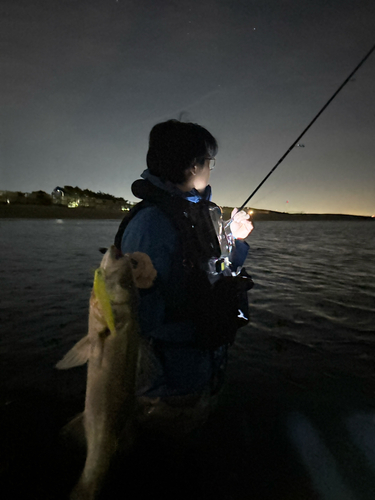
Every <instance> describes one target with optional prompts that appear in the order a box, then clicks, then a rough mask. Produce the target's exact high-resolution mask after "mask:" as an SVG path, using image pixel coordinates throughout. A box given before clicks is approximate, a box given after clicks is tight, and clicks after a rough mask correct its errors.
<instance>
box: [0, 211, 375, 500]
mask: <svg viewBox="0 0 375 500" xmlns="http://www.w3.org/2000/svg"><path fill="white" fill-rule="evenodd" d="M117 225H118V222H117V221H86V220H85V221H83V220H82V221H79V220H63V221H62V220H35V219H34V220H5V219H2V220H0V234H1V237H0V255H1V263H2V265H1V266H0V284H1V286H0V327H1V338H0V366H1V379H0V395H1V401H0V402H1V405H2V406H1V408H2V420H1V422H0V426H1V437H2V444H3V446H2V453H1V469H0V472H1V474H3V475H4V477H5V478H6V480H5V479H4V480H2V484H3V485H5V486H4V487H7V488H10V490H11V491H12V497H13V496H14V494H16V493H17V491H18V490H19V491H20V492H21V494H22V493H23V494H24V490H23V488H24V489H25V491H26V489H27V492H28V493H27V495H26V496H24V497H25V498H64V495H65V493H64V492H65V489H67V488H68V486H67V485H68V484H69V478H70V475H69V474H70V472H71V471H70V469H69V466H67V463H70V462H69V458H67V459H66V460H65V461H64V460H63V459H62V458H61V457H62V454H61V453H57V452H56V448H54V447H52V449H51V447H50V446H49V444H48V443H51V442H52V443H53V442H54V441H53V440H54V438H55V434H56V429H58V428H59V426H61V425H63V424H64V423H65V422H66V421H67V420H69V418H71V417H72V416H73V415H74V412H76V411H79V410H81V409H82V407H83V397H84V390H85V376H86V370H85V368H84V367H82V368H76V369H72V370H69V371H66V372H59V371H57V370H55V369H54V365H55V363H56V362H57V361H58V360H59V359H60V358H61V357H62V355H64V354H65V353H66V352H67V351H68V350H69V349H70V347H71V346H72V345H73V344H74V343H75V342H76V341H77V340H79V339H80V338H81V337H82V336H83V335H84V334H85V333H86V327H87V326H86V325H87V312H88V299H89V295H90V289H91V285H92V279H93V271H94V269H95V268H96V267H97V266H98V264H99V262H100V259H101V255H100V254H99V252H98V248H99V247H106V246H108V245H109V244H111V243H112V240H113V236H114V234H115V232H116V229H117ZM249 243H250V245H251V252H250V255H249V258H248V261H247V263H246V265H247V268H248V270H249V272H250V273H251V274H252V276H253V279H254V281H255V286H254V288H253V290H252V291H251V292H250V294H249V298H250V303H251V311H252V316H251V325H250V326H248V327H247V328H244V329H242V330H241V331H240V332H239V334H238V338H237V341H236V344H235V346H233V348H232V349H231V355H230V365H229V369H228V381H227V384H226V386H225V389H224V392H223V395H222V399H221V404H220V406H219V409H218V412H217V414H216V415H215V416H214V417H213V418H212V419H211V421H210V422H209V423H208V425H207V426H206V428H205V429H203V430H202V432H201V433H200V434H199V437H195V438H194V439H195V440H194V439H192V441H191V442H190V443H189V444H186V446H183V447H182V446H180V445H178V446H177V445H175V444H173V443H167V442H166V441H165V440H162V441H160V440H159V441H158V440H156V441H155V440H154V438H153V437H150V438H149V439H144V440H143V441H142V440H141V441H140V443H139V446H138V448H137V450H136V451H135V452H134V454H133V455H132V458H131V463H127V469H128V470H129V471H130V473H129V474H128V475H126V479H127V481H128V482H127V483H126V481H125V479H123V481H124V483H121V480H119V479H118V478H119V477H120V476H121V477H123V474H117V475H116V474H115V475H114V477H113V478H112V483H113V484H116V488H117V487H119V488H120V490H121V488H123V490H124V491H125V490H126V491H128V488H130V484H131V485H132V486H134V487H136V488H138V490H137V491H138V494H137V498H146V497H147V498H149V496H150V495H151V494H155V492H157V491H159V492H160V491H164V498H172V497H173V498H176V497H179V498H220V499H242V498H244V499H245V498H251V499H255V500H257V499H267V498H270V499H271V498H272V499H286V500H290V499H302V500H305V499H306V500H307V499H318V498H322V499H332V500H335V499H337V500H341V499H370V498H371V499H373V498H375V401H374V397H375V374H374V371H375V370H374V369H375V363H374V362H375V350H374V347H375V255H374V254H375V250H374V249H375V222H374V223H372V221H369V222H342V221H334V222H333V221H322V222H300V223H298V222H261V223H258V224H256V228H255V230H254V232H253V234H252V235H251V237H250V238H249ZM35 450H36V451H35ZM34 453H35V455H34ZM56 455H57V456H56ZM33 457H34V458H33ZM46 457H50V458H49V460H48V462H49V463H50V464H51V465H50V468H48V467H47V468H46ZM160 460H161V465H160ZM155 464H159V467H157V468H155ZM57 469H58V471H59V473H58V474H57V472H56V471H57ZM2 477H3V476H2ZM131 478H132V479H131ZM144 478H148V479H149V480H148V481H146V482H145V481H144V480H143V479H144ZM172 478H174V479H173V480H172ZM129 481H130V483H129ZM125 483H126V484H125ZM64 488H65V489H64ZM108 491H110V487H109V490H108ZM6 498H8V497H6ZM9 498H10V496H9ZM104 498H112V495H111V494H110V493H108V494H107V495H104ZM113 498H115V496H113ZM119 498H120V497H119ZM129 498H131V497H129ZM134 498H135V497H134Z"/></svg>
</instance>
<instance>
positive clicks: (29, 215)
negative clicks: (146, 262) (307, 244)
mask: <svg viewBox="0 0 375 500" xmlns="http://www.w3.org/2000/svg"><path fill="white" fill-rule="evenodd" d="M231 210H232V209H231V208H230V207H224V220H227V219H229V218H230V212H231ZM125 215H126V212H120V211H117V210H108V209H105V208H89V207H87V208H86V207H77V208H68V207H65V206H61V205H48V206H43V205H29V204H27V205H21V204H20V205H18V204H8V205H6V204H4V205H0V219H87V220H90V219H91V220H101V219H114V220H121V219H122V218H123V217H124V216H125ZM252 220H254V221H291V222H293V221H298V222H299V221H319V220H346V221H349V220H353V221H354V220H357V221H359V220H373V221H375V218H374V217H369V216H364V215H343V214H288V213H282V212H267V211H259V212H256V211H255V213H254V214H253V215H252Z"/></svg>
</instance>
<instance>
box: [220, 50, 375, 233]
mask: <svg viewBox="0 0 375 500" xmlns="http://www.w3.org/2000/svg"><path fill="white" fill-rule="evenodd" d="M374 50H375V45H374V46H373V47H372V49H371V50H370V51H369V52H368V53H367V54H366V55H365V57H364V58H363V59H362V60H361V62H360V63H359V64H358V65H357V66H356V67H355V69H354V70H353V71H352V72H351V73H350V75H349V76H348V77H347V78H346V79H345V80H344V82H343V83H342V84H341V85H340V87H339V88H338V89H337V90H336V92H335V93H334V94H333V96H332V97H331V98H330V99H329V100H328V101H327V102H326V103H325V105H324V106H323V107H322V109H321V110H320V111H319V113H318V114H317V115H316V116H315V117H314V118H313V119H312V120H311V122H310V123H309V124H308V125H307V127H306V128H305V130H304V131H303V132H302V133H301V134H300V135H299V136H298V137H297V139H296V140H295V141H294V142H293V144H292V145H291V146H290V147H289V149H288V150H287V151H286V153H284V154H283V156H282V157H281V158H280V160H279V161H278V162H277V163H276V165H275V166H274V167H273V169H272V170H271V171H270V172H269V173H268V174H267V175H266V177H265V178H264V179H263V180H262V182H261V183H260V184H259V186H258V187H257V188H256V189H254V191H253V192H252V193H251V195H250V196H249V197H248V198H246V200H245V201H244V202H243V204H242V205H241V207H240V208H239V209H238V211H239V212H240V211H241V210H242V209H243V208H244V206H245V205H246V203H247V202H248V201H249V200H251V198H252V197H253V196H254V194H255V193H256V192H257V191H258V190H259V189H260V188H261V187H262V186H263V184H264V183H265V182H266V180H267V179H268V177H269V176H270V175H271V174H272V173H273V172H274V171H275V170H276V169H277V167H278V166H279V165H280V163H281V162H282V161H283V160H284V159H285V158H286V156H287V155H288V154H289V153H290V152H291V150H292V149H293V148H294V147H295V146H296V144H298V142H299V140H300V139H301V137H302V136H303V135H305V133H306V132H307V131H308V130H309V128H310V127H311V125H312V124H313V123H314V122H315V121H316V120H317V119H318V118H319V116H320V115H321V114H322V113H323V111H324V110H325V109H326V108H327V106H328V105H329V104H330V103H331V102H332V101H333V99H334V98H335V97H336V96H337V94H338V93H339V92H340V90H341V89H342V88H343V87H345V85H346V84H347V83H348V81H349V80H350V79H351V78H352V76H353V75H354V73H356V71H357V70H358V69H359V68H360V67H361V66H362V64H363V63H364V62H365V61H366V59H368V58H369V57H370V55H371V54H372V52H374ZM232 221H233V219H230V220H229V221H228V222H227V223H226V227H227V226H228V225H229V224H230V223H231V222H232Z"/></svg>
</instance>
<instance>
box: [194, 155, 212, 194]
mask: <svg viewBox="0 0 375 500" xmlns="http://www.w3.org/2000/svg"><path fill="white" fill-rule="evenodd" d="M209 180H210V160H206V161H205V162H204V164H203V165H196V166H195V172H194V177H193V182H194V187H195V189H196V190H197V191H199V192H200V191H204V190H205V189H206V187H207V186H208V182H209Z"/></svg>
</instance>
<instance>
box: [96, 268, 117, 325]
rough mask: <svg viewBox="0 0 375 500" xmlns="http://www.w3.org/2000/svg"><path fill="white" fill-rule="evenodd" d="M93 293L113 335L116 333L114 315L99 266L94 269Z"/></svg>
mask: <svg viewBox="0 0 375 500" xmlns="http://www.w3.org/2000/svg"><path fill="white" fill-rule="evenodd" d="M94 293H95V296H96V298H97V299H98V301H99V304H100V306H101V308H102V311H103V315H104V319H105V321H106V323H107V326H108V328H109V330H110V332H111V333H112V334H113V335H116V329H115V317H114V315H113V310H112V306H111V298H110V296H109V294H108V291H107V289H106V286H105V279H104V276H103V270H102V269H101V268H100V267H99V268H98V269H96V271H95V277H94Z"/></svg>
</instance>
